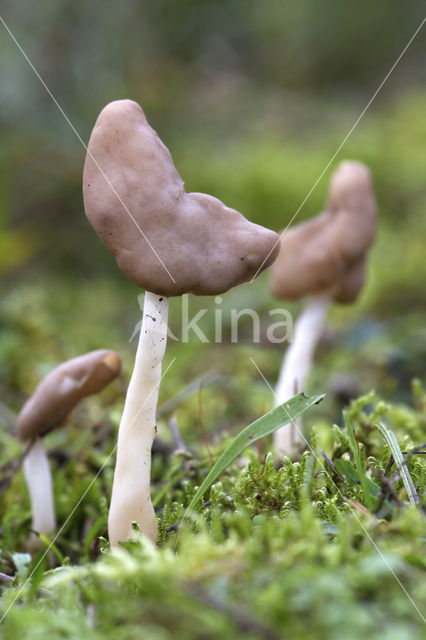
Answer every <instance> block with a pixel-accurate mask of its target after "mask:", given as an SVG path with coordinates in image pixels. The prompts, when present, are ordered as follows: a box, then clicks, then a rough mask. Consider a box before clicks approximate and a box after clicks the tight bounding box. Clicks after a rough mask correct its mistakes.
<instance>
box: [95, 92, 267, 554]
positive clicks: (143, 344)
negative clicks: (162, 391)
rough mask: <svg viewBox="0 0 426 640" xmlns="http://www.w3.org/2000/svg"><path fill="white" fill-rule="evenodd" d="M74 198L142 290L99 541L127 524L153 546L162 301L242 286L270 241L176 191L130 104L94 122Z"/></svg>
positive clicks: (234, 217)
mask: <svg viewBox="0 0 426 640" xmlns="http://www.w3.org/2000/svg"><path fill="white" fill-rule="evenodd" d="M83 196H84V206H85V210H86V215H87V217H88V219H89V221H90V223H91V224H92V225H93V227H94V229H95V230H96V231H97V233H98V234H99V236H100V238H101V240H102V241H103V242H104V243H105V244H106V246H107V247H108V249H109V250H110V251H111V253H112V254H113V256H114V257H115V259H116V261H117V264H118V266H119V267H120V269H121V270H122V271H123V273H124V274H125V275H126V276H127V277H128V278H129V279H130V280H131V281H132V282H134V283H136V284H137V285H138V286H139V287H141V288H143V289H145V292H146V293H145V299H144V311H143V318H142V327H141V331H140V337H139V345H138V349H137V353H136V361H135V367H134V371H133V374H132V378H131V380H130V383H129V388H128V391H127V396H126V402H125V406H124V412H123V417H122V420H121V424H120V429H119V435H118V445H117V462H116V468H115V473H114V482H113V489H112V498H111V506H110V512H109V520H108V532H109V539H110V543H111V544H112V545H113V546H114V545H117V544H118V543H119V542H120V540H125V539H126V538H128V537H130V536H133V535H134V532H133V529H132V522H136V523H137V525H138V526H139V527H140V529H141V531H142V533H143V534H144V535H146V536H148V537H149V538H150V539H151V540H153V541H155V540H156V539H157V520H156V517H155V512H154V509H153V507H152V503H151V498H150V468H151V447H152V441H153V438H154V435H155V421H156V406H157V398H158V390H159V385H160V380H161V362H162V359H163V356H164V352H165V348H166V338H167V316H168V298H169V297H170V296H179V295H182V294H184V293H194V294H196V295H216V294H221V293H224V292H226V291H228V289H230V288H231V287H235V286H236V285H239V284H241V283H243V282H248V281H249V280H251V279H252V278H254V277H255V276H256V275H258V273H260V271H262V270H263V269H265V268H266V267H268V266H269V265H270V264H271V263H272V262H273V260H274V259H275V257H276V255H277V254H278V245H279V239H278V236H277V234H276V233H274V232H273V231H270V230H269V229H265V228H264V227H261V226H259V225H256V224H253V223H252V222H249V221H248V220H246V218H244V216H242V215H241V214H240V213H238V212H237V211H235V210H234V209H230V208H229V207H227V206H226V205H224V204H223V203H222V202H220V200H217V199H216V198H214V197H212V196H209V195H206V194H203V193H186V192H185V189H184V183H183V181H182V179H181V177H180V176H179V174H178V173H177V171H176V169H175V167H174V165H173V160H172V157H171V155H170V152H169V151H168V149H167V147H166V146H165V145H164V144H163V143H162V142H161V140H160V138H159V137H158V135H157V134H156V133H155V131H154V130H153V129H151V127H150V126H149V124H148V122H147V120H146V118H145V114H144V112H143V110H142V109H141V107H140V106H139V105H138V104H136V103H135V102H132V101H131V100H118V101H116V102H112V103H111V104H109V105H107V106H106V107H105V108H104V109H103V110H102V112H101V113H100V115H99V117H98V119H97V122H96V124H95V127H94V129H93V132H92V135H91V137H90V142H89V146H88V153H87V157H86V163H85V167H84V175H83Z"/></svg>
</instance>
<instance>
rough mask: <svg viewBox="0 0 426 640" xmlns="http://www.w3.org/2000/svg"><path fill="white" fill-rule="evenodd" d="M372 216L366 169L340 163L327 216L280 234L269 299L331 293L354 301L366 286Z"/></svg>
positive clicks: (357, 164) (373, 206)
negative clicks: (279, 247) (366, 266)
mask: <svg viewBox="0 0 426 640" xmlns="http://www.w3.org/2000/svg"><path fill="white" fill-rule="evenodd" d="M376 215H377V208H376V201H375V198H374V192H373V186H372V183H371V176H370V172H369V170H368V169H367V167H366V166H365V165H363V164H361V163H360V162H353V161H345V162H342V164H341V165H340V166H339V167H338V168H337V170H336V171H335V173H334V174H333V176H332V178H331V181H330V189H329V197H328V201H327V206H326V211H324V212H323V213H320V214H319V215H318V216H316V217H315V218H313V219H312V220H309V221H308V222H303V223H301V224H298V225H296V226H294V227H292V228H290V229H288V230H287V231H285V233H284V234H283V236H282V238H281V250H280V253H279V255H278V258H277V259H276V261H275V263H274V265H273V267H272V269H271V281H270V287H271V291H272V294H273V295H274V296H276V297H277V298H283V299H287V300H298V299H299V298H302V297H303V296H306V295H316V294H321V293H326V292H327V291H330V295H331V296H332V298H333V299H334V300H335V301H336V302H340V303H342V304H345V303H350V302H353V301H354V300H355V299H356V298H357V296H358V294H359V292H360V290H361V288H362V285H363V283H364V277H365V263H366V257H367V251H368V248H369V247H370V245H371V244H372V242H373V240H374V236H375V223H376Z"/></svg>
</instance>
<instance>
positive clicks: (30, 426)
mask: <svg viewBox="0 0 426 640" xmlns="http://www.w3.org/2000/svg"><path fill="white" fill-rule="evenodd" d="M120 370H121V359H120V356H119V355H118V354H117V353H115V351H109V350H107V349H99V350H98V351H90V352H89V353H85V354H84V355H82V356H78V357H77V358H73V359H72V360H67V361H66V362H64V363H63V364H61V365H59V366H58V367H56V368H55V369H53V371H51V372H50V373H49V374H48V375H47V376H46V377H45V378H44V380H42V381H41V382H40V384H39V385H38V386H37V388H36V390H35V391H34V393H33V395H32V396H31V397H30V398H29V399H28V400H27V402H26V403H25V404H24V406H23V408H22V411H21V413H20V414H19V417H18V423H17V435H18V438H19V440H21V442H25V441H26V440H30V439H32V438H36V437H38V436H42V435H44V434H45V433H47V432H48V431H51V430H52V429H54V428H55V427H60V426H62V425H63V424H64V422H65V420H66V418H67V416H68V415H69V413H70V411H72V409H74V407H75V406H76V405H77V404H78V403H79V402H80V400H82V399H83V398H85V397H86V396H90V395H93V394H95V393H99V392H100V391H102V389H103V388H104V387H106V386H107V385H108V384H109V383H110V382H111V381H112V380H113V379H114V378H116V377H117V376H118V374H119V373H120Z"/></svg>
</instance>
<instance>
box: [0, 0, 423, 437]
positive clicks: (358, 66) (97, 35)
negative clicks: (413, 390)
mask: <svg viewBox="0 0 426 640" xmlns="http://www.w3.org/2000/svg"><path fill="white" fill-rule="evenodd" d="M2 9H3V12H2V15H3V18H4V20H5V22H6V23H7V25H8V26H9V28H10V30H11V31H12V33H13V34H14V36H15V37H16V39H17V41H18V42H19V44H20V45H21V46H22V48H23V49H24V51H25V52H26V54H27V55H28V57H29V59H30V60H31V62H32V63H33V64H34V66H35V67H36V69H37V70H38V71H39V72H40V74H41V76H42V78H43V80H44V81H45V83H46V85H47V86H48V87H49V89H50V90H51V92H52V94H53V95H54V97H55V99H56V100H57V101H58V103H59V104H60V105H61V107H62V108H63V110H64V112H65V114H66V115H67V117H68V118H69V120H70V121H71V123H72V124H73V126H74V127H75V129H76V131H77V132H78V134H79V135H80V136H81V138H82V139H83V140H84V141H85V142H87V141H88V139H89V136H90V132H91V128H92V126H93V124H94V122H95V119H96V117H97V114H98V113H99V111H100V110H101V109H102V107H103V106H104V105H105V104H106V103H107V102H109V101H111V100H114V99H117V98H127V97H128V98H132V99H134V100H136V101H138V102H139V103H140V104H141V105H142V106H143V107H144V109H145V112H146V114H147V117H148V119H149V121H150V123H151V125H152V126H153V127H154V128H155V129H156V130H157V132H158V133H159V135H160V137H161V138H162V139H163V141H164V142H165V143H166V144H167V146H168V147H169V148H170V150H171V152H172V154H173V158H174V160H175V164H176V167H177V169H178V171H179V172H180V173H181V175H182V177H183V179H184V180H185V182H186V186H187V189H188V190H193V191H205V192H208V193H211V194H213V195H215V196H217V197H219V198H221V199H222V200H224V201H225V202H226V203H227V204H228V205H229V206H232V207H234V208H236V209H238V210H240V211H242V212H243V213H244V214H245V215H246V216H247V217H248V218H249V219H251V220H253V221H256V222H259V223H261V224H263V225H265V226H269V227H271V228H273V229H276V230H279V229H281V228H283V227H284V226H285V225H286V224H287V222H288V221H289V220H290V219H291V218H292V216H293V215H294V213H295V212H296V211H297V209H298V208H299V206H300V204H301V203H302V202H303V200H304V198H305V196H306V195H307V193H308V192H309V190H310V189H311V187H312V186H313V185H314V183H315V181H316V180H317V178H318V177H319V176H320V174H321V173H322V171H323V169H324V168H325V166H326V165H327V163H328V161H329V160H330V158H331V157H332V156H333V154H334V152H335V151H336V149H337V148H338V146H339V145H340V143H341V142H342V140H343V139H344V137H345V136H346V134H347V133H348V131H349V130H350V128H351V127H352V126H353V124H354V122H355V121H356V119H357V118H358V116H359V115H360V113H361V112H362V110H363V109H364V107H365V106H366V104H367V103H368V101H369V99H370V97H371V96H372V95H373V93H374V91H375V90H376V89H377V87H378V86H379V84H380V83H381V82H382V81H383V79H384V78H385V76H386V74H387V72H388V71H389V69H390V68H391V66H392V65H393V63H394V62H395V61H396V59H397V58H398V56H399V55H400V53H401V51H402V50H403V48H404V46H405V45H406V43H407V42H408V40H409V39H410V37H411V36H412V34H413V33H414V31H415V30H416V28H417V27H418V26H419V24H420V22H421V20H422V18H423V12H424V3H423V2H421V1H420V0H419V1H413V2H404V3H402V2H400V1H399V0H393V1H389V0H386V1H385V0H376V2H374V3H368V4H367V3H359V2H354V1H352V0H350V1H346V2H339V1H338V0H323V1H322V2H318V1H315V0H304V1H303V2H289V1H283V0H279V1H278V0H266V1H265V2H258V1H257V2H255V1H254V0H227V1H226V2H224V1H223V0H222V1H218V0H215V2H213V1H211V0H205V1H203V2H200V1H197V2H196V1H195V0H180V1H179V2H177V1H171V0H157V1H156V2H148V1H147V0H143V1H138V2H137V1H124V2H121V3H116V2H114V3H112V2H105V1H102V2H101V1H100V0H93V1H92V2H90V3H89V2H81V1H80V0H73V1H68V0H66V1H65V0H64V1H59V0H48V1H45V2H43V3H37V4H36V3H28V2H25V3H24V2H21V1H18V2H16V1H15V2H12V1H8V0H3V3H2ZM425 55H426V35H425V32H424V31H423V30H422V31H421V32H420V33H419V35H418V36H417V37H416V38H415V40H414V42H413V43H412V45H411V47H410V48H409V49H408V51H407V53H406V54H405V56H404V57H403V59H402V60H401V61H400V63H399V64H398V66H397V67H396V69H395V71H394V72H393V73H392V75H391V76H390V78H389V79H388V81H387V82H386V84H385V85H384V87H383V89H382V90H381V91H380V93H379V95H378V96H377V98H376V100H375V101H374V103H373V104H372V105H371V107H370V108H369V109H368V111H367V113H366V114H365V116H364V117H363V119H362V120H361V122H360V123H359V124H358V126H357V127H356V129H355V130H354V132H353V133H352V135H351V136H350V138H349V140H348V141H347V143H346V144H345V146H344V148H343V149H342V151H341V152H340V153H339V154H338V156H337V158H336V160H335V162H333V164H332V166H331V167H330V169H329V170H328V171H327V173H326V175H325V176H324V178H323V179H322V180H321V182H320V183H319V184H318V186H317V188H316V189H315V190H314V191H313V193H312V194H311V196H310V197H309V199H308V200H307V202H306V203H305V204H304V206H303V207H302V209H301V211H300V213H299V215H298V217H297V220H296V222H299V221H301V220H302V219H304V218H306V217H310V216H312V215H314V214H316V213H317V212H318V211H319V210H321V207H322V204H323V202H324V199H325V196H326V192H327V182H328V179H329V177H330V174H331V171H332V170H333V168H335V166H336V164H337V163H338V161H339V160H341V159H343V158H354V159H358V160H361V161H363V162H365V163H367V164H368V165H369V166H370V167H371V170H372V173H373V178H374V184H375V188H376V191H377V198H378V202H379V209H380V223H379V233H378V239H377V242H376V244H375V246H374V248H373V251H372V255H371V260H370V269H369V281H368V284H367V286H366V288H365V290H364V292H363V294H362V296H361V298H360V299H359V301H358V302H357V304H356V305H354V306H351V307H345V308H340V309H338V308H333V310H332V312H331V314H330V317H329V324H328V329H327V331H326V334H325V336H324V340H323V341H322V344H321V345H320V348H319V351H318V358H317V364H316V367H315V370H314V372H313V374H312V377H311V381H310V389H311V390H312V391H315V392H323V391H325V392H327V394H328V398H327V402H326V403H324V404H323V405H321V408H320V409H318V411H320V410H321V411H323V412H327V413H328V414H329V416H330V417H335V416H338V415H339V413H338V412H337V409H340V406H341V403H342V402H345V401H346V400H347V398H348V397H351V396H352V395H356V394H357V393H361V392H363V391H367V390H369V389H370V388H372V387H375V388H376V389H377V390H378V392H379V393H380V394H382V395H384V396H385V397H391V398H393V399H396V400H398V399H405V398H406V396H407V394H408V393H409V384H410V380H411V378H412V377H414V376H418V377H420V378H423V379H424V378H425V376H424V369H425V367H424V362H425V356H426V332H425V328H424V325H425V322H424V307H425V300H426V291H425V286H424V283H425V281H426V261H425V259H424V251H425V249H424V247H425V237H426V218H425V214H424V209H425V206H426V179H425V175H426V153H425V150H424V147H425V139H426V118H425V115H424V114H425V112H426V88H425V81H426V65H425ZM0 77H1V88H0V101H1V112H0V118H1V121H0V126H1V145H0V274H1V276H2V282H1V292H0V293H1V303H0V305H1V306H0V395H1V402H2V404H3V410H4V411H5V410H6V409H5V407H7V408H8V409H10V410H12V411H17V410H18V409H19V407H20V406H21V403H22V401H23V399H24V398H25V396H26V394H28V393H29V392H30V391H31V390H32V389H33V387H34V385H35V384H36V382H37V381H38V380H39V379H40V377H41V376H42V375H43V374H44V373H45V372H46V371H47V370H49V368H50V367H51V366H53V365H54V364H57V363H58V362H60V361H62V360H63V359H65V358H68V357H72V356H74V355H76V354H79V353H82V352H83V351H85V350H88V349H93V348H97V347H112V348H116V349H117V350H118V351H119V352H120V353H121V354H122V355H123V358H124V372H125V374H124V376H123V380H122V382H121V387H119V388H118V387H117V393H118V395H119V396H120V397H122V393H123V392H124V389H125V380H126V379H127V377H128V375H129V373H130V369H131V366H132V358H133V353H134V349H135V342H134V341H133V343H130V344H129V338H130V336H131V334H132V331H133V327H134V325H135V323H136V322H137V321H138V319H139V309H138V305H137V299H136V296H137V293H138V291H137V290H136V287H135V286H133V285H132V284H131V283H129V282H127V281H126V279H125V278H124V276H123V275H122V274H121V273H120V272H119V270H118V268H117V267H116V264H115V261H114V260H113V258H112V257H111V256H110V254H109V253H108V251H107V250H106V249H105V248H104V246H103V245H102V243H101V242H100V240H99V238H98V237H97V235H96V234H95V232H94V231H93V230H92V228H91V227H90V225H89V224H88V222H87V221H86V218H85V216H84V211H83V203H82V196H81V175H82V168H83V162H84V156H85V151H84V148H83V146H82V145H81V143H80V142H79V141H78V139H77V137H76V135H75V133H74V132H73V131H72V129H71V127H70V126H69V124H68V123H67V122H66V120H65V118H64V117H63V115H62V114H61V113H60V111H59V109H58V107H57V106H56V105H55V104H54V102H53V101H52V99H51V97H50V96H49V95H48V93H47V92H46V90H45V88H44V87H43V86H42V84H41V82H40V80H39V79H38V78H37V77H36V75H35V73H34V71H33V70H32V69H31V67H30V66H29V64H28V62H27V61H26V60H25V59H24V57H23V55H22V53H21V52H20V51H19V49H18V47H17V45H16V44H15V42H14V41H13V40H12V38H11V36H10V35H9V34H8V33H7V31H6V30H5V28H4V27H3V26H0ZM267 278H268V275H267V273H265V274H263V275H262V276H261V277H260V278H259V279H258V281H256V283H255V284H254V285H252V286H243V287H240V288H238V289H236V290H234V291H231V292H229V293H228V294H226V296H224V302H223V316H224V318H225V326H224V342H225V344H223V345H214V344H210V345H200V344H199V342H198V341H197V340H196V338H193V339H192V340H191V342H190V344H189V345H181V344H179V343H174V342H171V343H170V345H169V348H168V353H167V356H166V365H167V364H168V363H169V362H170V361H171V359H172V357H174V356H175V355H176V356H177V359H176V361H175V364H174V365H173V367H172V368H171V370H170V373H168V374H167V376H166V378H165V380H164V384H163V387H162V392H161V398H162V400H167V399H168V398H169V397H172V396H173V395H174V394H175V393H176V391H177V390H179V389H180V388H181V387H182V386H184V385H185V384H187V383H188V382H190V381H191V380H192V379H194V378H196V377H197V376H200V375H204V374H205V373H206V372H208V371H211V370H214V371H217V372H218V373H220V374H221V375H223V376H227V377H228V378H227V380H228V384H226V385H225V387H226V388H227V390H226V393H228V394H229V393H231V395H232V394H233V395H232V403H230V402H229V398H227V399H224V393H225V391H223V390H220V391H218V392H217V393H216V394H215V395H214V397H213V398H212V402H211V405H209V404H207V409H206V411H207V418H206V421H207V422H208V423H209V424H214V425H218V424H222V423H224V424H227V425H229V424H232V422H233V419H237V420H238V423H239V424H240V426H241V424H242V422H243V420H244V419H245V418H247V419H249V418H250V417H253V416H256V415H258V414H259V413H260V412H261V411H263V410H265V409H266V408H268V407H269V406H271V404H272V396H271V394H270V392H269V391H268V389H267V387H266V386H265V385H264V382H263V381H262V380H261V379H260V378H259V375H258V373H257V372H256V370H255V368H254V367H253V365H252V363H251V361H250V356H251V355H253V357H254V359H255V360H256V362H257V363H258V365H259V367H260V368H261V369H262V371H263V372H264V374H265V376H266V377H267V378H268V379H269V380H270V381H271V383H272V384H273V383H274V381H275V380H276V377H277V374H278V369H279V366H280V361H281V357H282V352H283V347H282V346H276V345H275V346H274V345H268V344H261V345H255V346H253V345H252V344H251V335H250V322H249V319H248V318H247V322H246V324H245V325H244V323H243V322H242V323H241V340H240V343H239V344H238V345H230V344H229V341H230V338H229V326H228V325H227V324H226V318H227V317H229V314H228V312H229V310H230V309H231V308H236V309H242V308H244V307H253V308H255V309H257V310H258V311H259V312H260V313H261V314H262V318H263V319H264V322H265V323H266V321H267V311H268V310H269V309H271V308H273V307H275V306H277V302H276V301H274V300H273V299H272V298H271V297H270V296H269V294H268V290H267ZM206 304H207V306H208V308H209V309H210V312H209V313H208V314H207V315H206V316H205V317H204V318H203V320H202V321H201V322H200V326H201V327H202V329H203V330H204V332H205V333H206V334H207V335H208V336H209V337H210V338H211V339H213V336H214V328H213V320H214V316H213V311H214V308H216V306H215V303H214V301H213V300H200V299H194V298H192V299H191V301H190V310H191V312H194V313H195V311H196V310H197V309H198V308H201V307H202V306H205V305H206ZM288 308H289V309H290V310H291V311H297V309H298V306H297V305H288ZM179 318H180V301H179V300H174V301H173V303H172V312H171V325H172V329H173V330H175V332H176V333H179V322H180V320H179ZM248 382H250V384H252V387H251V388H252V389H253V393H251V394H247V386H246V385H247V383H248ZM233 385H234V386H236V389H234V386H233ZM231 387H232V389H234V390H233V391H230V389H231ZM248 395H249V396H250V397H248ZM213 400H214V401H213ZM206 402H208V401H206ZM209 411H210V413H209ZM336 419H337V418H336ZM183 420H184V419H183ZM192 420H193V418H192Z"/></svg>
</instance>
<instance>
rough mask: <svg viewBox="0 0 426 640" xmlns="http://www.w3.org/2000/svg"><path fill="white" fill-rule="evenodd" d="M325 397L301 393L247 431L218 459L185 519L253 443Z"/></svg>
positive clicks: (198, 491) (188, 509)
mask: <svg viewBox="0 0 426 640" xmlns="http://www.w3.org/2000/svg"><path fill="white" fill-rule="evenodd" d="M324 397H325V396H324V394H322V395H319V396H311V397H310V398H308V397H307V396H305V395H304V394H303V393H298V394H297V395H296V396H294V398H291V399H290V400H288V401H287V402H285V403H284V404H282V405H279V406H278V407H275V409H272V411H269V412H268V413H266V414H265V415H264V416H262V417H261V418H259V419H258V420H256V421H255V422H252V423H251V424H249V426H248V427H246V428H245V429H243V430H242V431H241V432H240V433H239V434H238V435H237V436H236V437H235V438H234V440H233V441H232V442H231V444H230V445H229V447H227V448H226V449H225V451H224V452H223V453H222V455H221V456H220V457H219V458H218V459H217V461H216V463H215V464H214V465H213V467H212V468H211V469H210V471H209V473H208V474H207V476H206V477H205V478H204V481H203V482H202V484H201V486H200V487H199V488H198V490H197V492H196V493H195V495H194V497H193V498H192V500H191V502H190V504H189V506H188V508H187V510H186V512H185V515H184V519H185V518H186V517H187V514H188V513H189V512H190V511H192V510H193V509H194V508H195V507H196V505H197V504H198V502H199V501H200V500H201V498H202V497H203V495H204V493H205V492H206V491H207V490H208V489H209V488H210V487H211V486H212V484H213V482H214V481H215V480H216V479H217V478H218V477H219V476H220V474H221V473H222V472H223V471H224V470H225V469H226V468H227V467H229V465H230V464H231V463H232V462H234V460H235V459H236V458H238V456H239V455H240V454H241V453H242V452H243V451H244V449H246V448H247V447H248V446H249V445H250V444H253V442H256V440H259V439H260V438H264V437H265V436H268V435H269V434H271V433H273V432H274V431H276V430H277V429H279V428H280V427H283V426H284V425H286V424H288V423H289V422H292V421H293V420H295V419H296V418H298V417H299V416H301V415H302V414H303V413H305V411H307V410H308V409H310V408H311V407H312V406H313V405H314V404H318V403H319V402H321V400H322V399H323V398H324Z"/></svg>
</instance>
